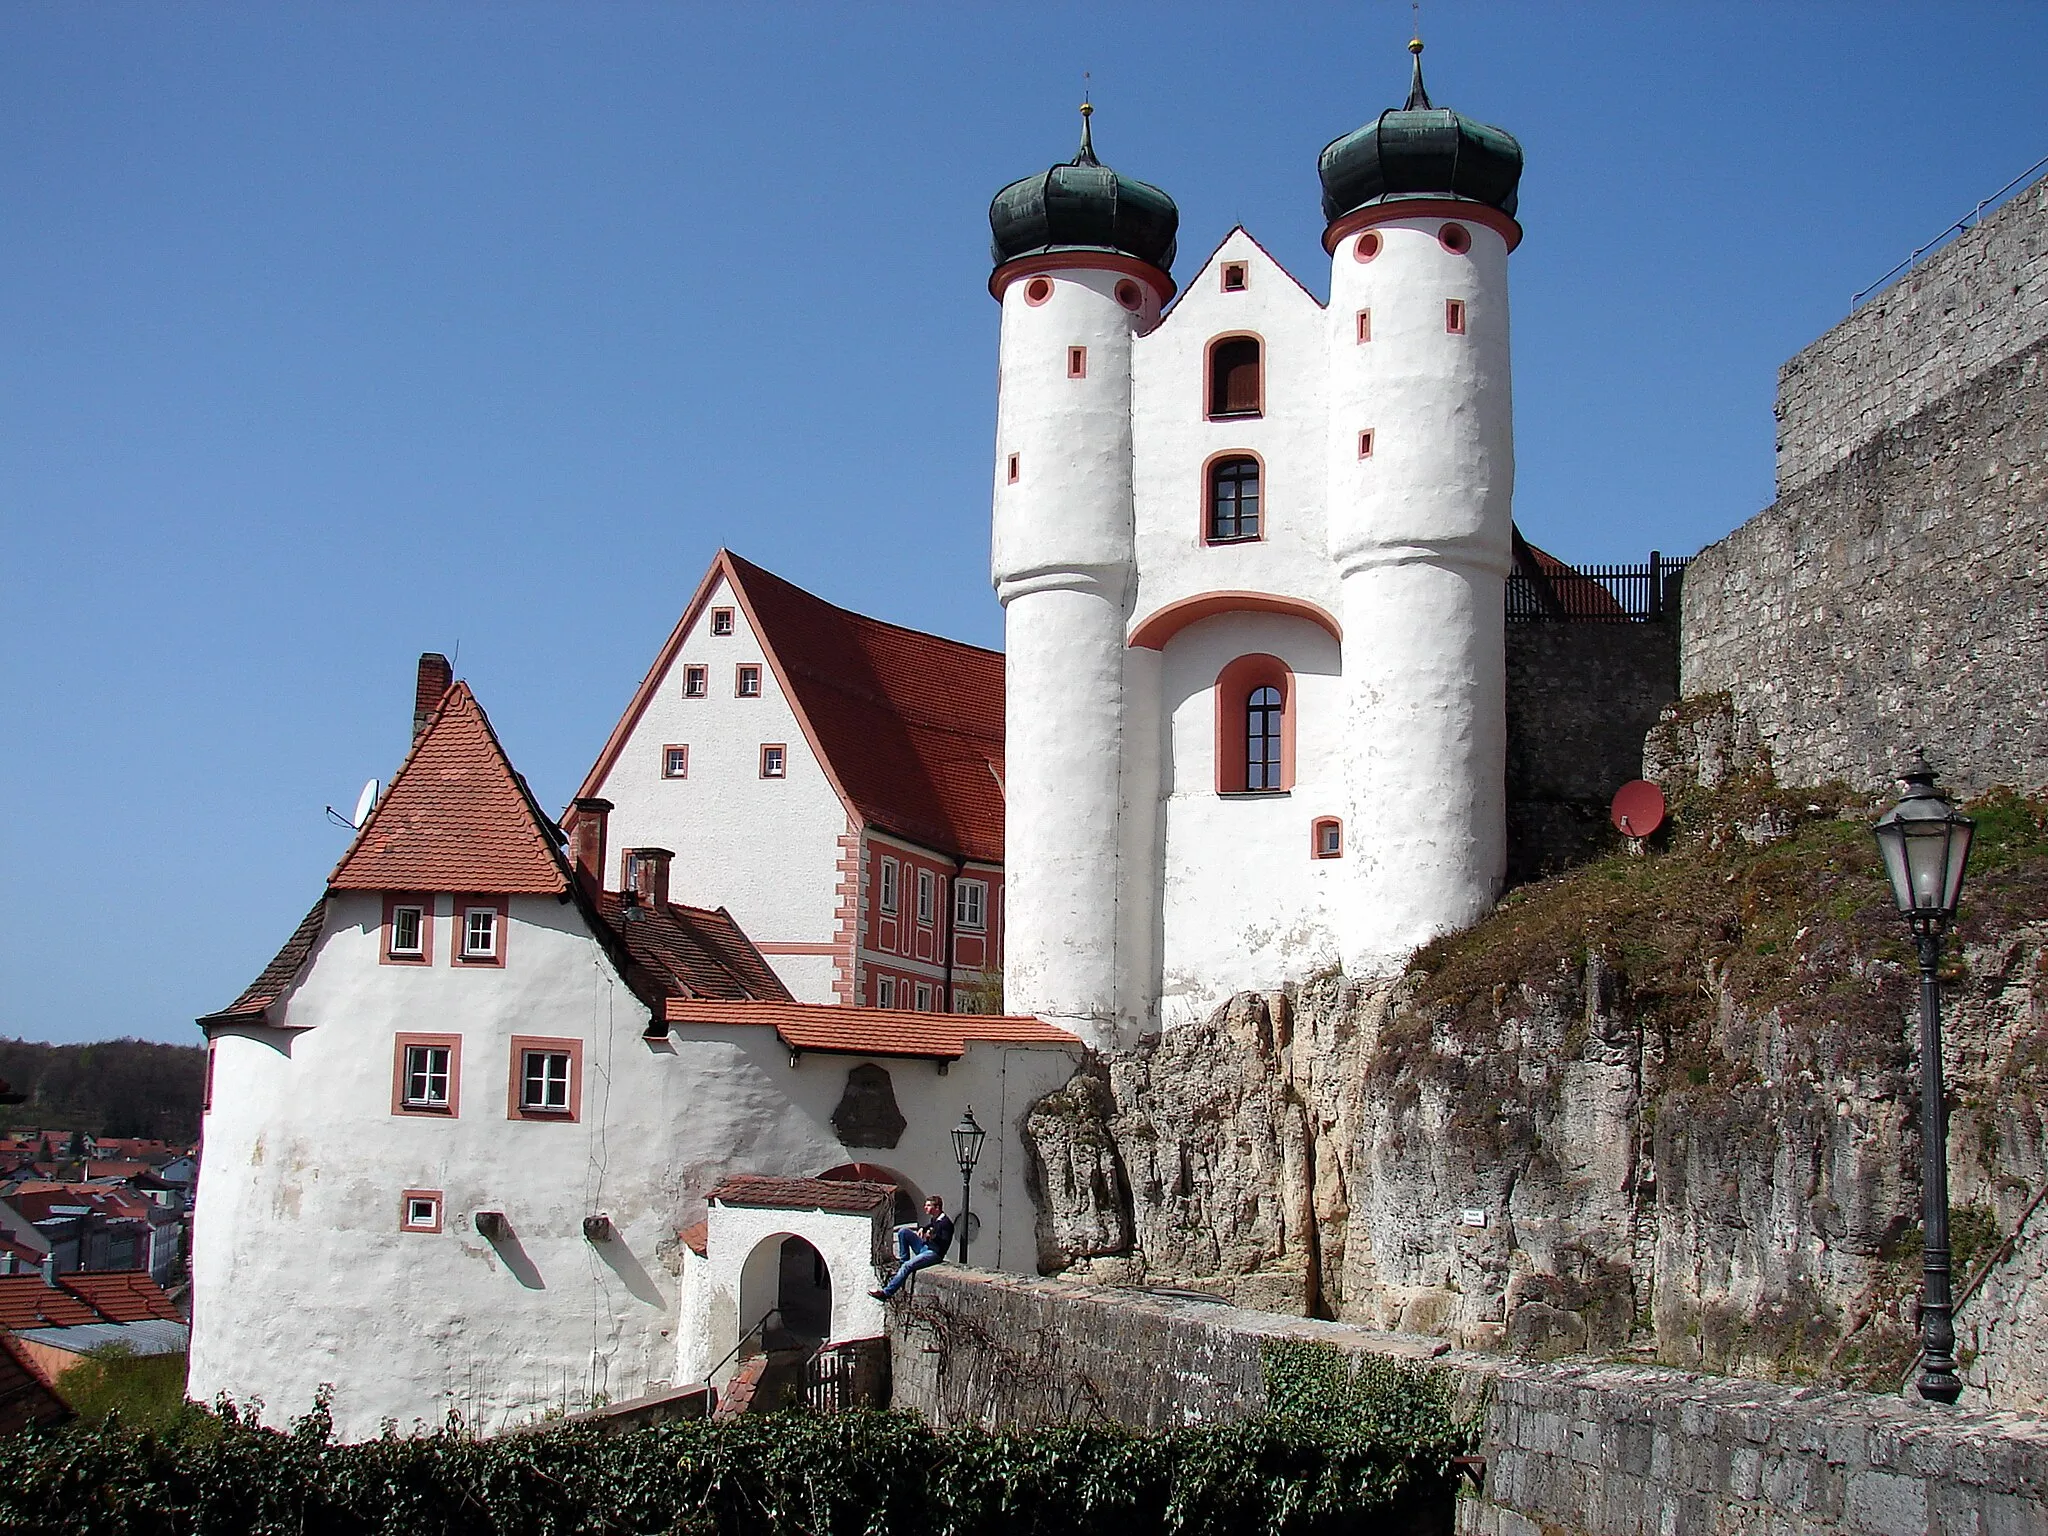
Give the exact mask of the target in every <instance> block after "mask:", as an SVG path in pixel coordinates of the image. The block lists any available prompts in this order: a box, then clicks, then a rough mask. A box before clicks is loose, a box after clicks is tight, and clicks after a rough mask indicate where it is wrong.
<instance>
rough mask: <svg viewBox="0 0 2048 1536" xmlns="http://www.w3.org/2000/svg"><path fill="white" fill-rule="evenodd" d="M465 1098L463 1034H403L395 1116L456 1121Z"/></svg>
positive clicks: (397, 1042)
mask: <svg viewBox="0 0 2048 1536" xmlns="http://www.w3.org/2000/svg"><path fill="white" fill-rule="evenodd" d="M461 1098H462V1037H461V1036H460V1035H399V1036H396V1037H395V1038H394V1040H393V1042H392V1060H391V1113H393V1114H394V1115H435V1116H438V1117H440V1118H442V1119H453V1118H454V1117H455V1115H456V1113H457V1111H458V1109H459V1107H460V1100H461Z"/></svg>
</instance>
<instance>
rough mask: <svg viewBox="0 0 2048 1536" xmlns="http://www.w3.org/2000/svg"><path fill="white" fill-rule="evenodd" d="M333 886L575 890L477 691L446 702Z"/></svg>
mask: <svg viewBox="0 0 2048 1536" xmlns="http://www.w3.org/2000/svg"><path fill="white" fill-rule="evenodd" d="M328 884H329V885H330V886H331V887H332V888H333V889H335V890H338V891H477V892H489V893H491V894H494V895H495V894H505V895H539V896H554V895H559V894H561V893H562V892H563V891H565V890H567V889H568V886H569V871H568V866H567V865H566V864H565V863H564V862H563V860H562V856H561V852H560V849H559V848H558V846H557V844H556V842H555V838H554V832H553V823H551V822H550V821H549V820H548V819H547V817H546V816H545V815H544V814H543V813H542V812H541V810H540V807H539V806H537V805H535V804H534V802H533V797H532V796H531V795H530V794H529V793H528V792H527V788H526V782H525V781H524V780H523V779H521V778H520V777H519V775H518V774H517V773H515V772H513V771H512V764H511V762H510V761H509V760H508V759H507V758H506V756H505V749H504V748H503V747H502V746H500V745H499V744H498V737H497V733H496V732H494V731H493V730H492V729H491V722H490V720H489V719H488V718H487V717H486V716H485V714H484V711H483V706H482V705H480V704H478V703H477V701H476V696H475V695H474V694H472V693H471V692H470V691H469V684H467V683H456V684H454V685H453V686H452V687H450V688H449V690H448V691H447V693H445V694H443V695H442V696H441V707H440V708H439V709H438V710H436V711H435V712H434V716H433V719H432V720H431V721H429V722H428V724H427V727H426V729H425V730H424V731H422V732H421V733H420V737H419V740H417V741H416V742H414V743H413V747H412V750H411V751H410V752H409V753H407V754H406V758H405V761H404V763H402V764H401V765H400V766H399V769H398V772H397V773H396V774H394V775H393V776H392V779H391V787H390V788H389V789H387V790H386V791H385V792H384V798H383V799H381V800H379V801H378V802H377V808H376V809H375V810H373V811H371V812H370V819H369V820H368V821H367V822H365V823H364V824H363V829H362V831H360V832H358V833H357V834H356V839H355V841H354V843H352V844H351V845H350V846H349V850H348V852H347V853H345V854H343V855H342V858H341V862H340V863H339V864H337V865H336V866H335V868H334V873H333V875H331V876H330V877H329V879H328Z"/></svg>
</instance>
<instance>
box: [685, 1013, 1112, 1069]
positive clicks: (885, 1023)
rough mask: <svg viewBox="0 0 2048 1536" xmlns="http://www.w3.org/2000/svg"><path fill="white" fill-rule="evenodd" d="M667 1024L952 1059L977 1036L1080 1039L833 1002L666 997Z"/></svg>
mask: <svg viewBox="0 0 2048 1536" xmlns="http://www.w3.org/2000/svg"><path fill="white" fill-rule="evenodd" d="M668 1022H669V1023H671V1024H724V1025H749V1024H751V1025H754V1026H757V1027H766V1028H769V1029H772V1030H774V1031H775V1033H776V1036H777V1037H778V1038H779V1039H780V1040H781V1041H782V1043H783V1044H784V1045H786V1046H788V1047H789V1048H790V1049H791V1050H793V1051H826V1052H831V1053H834V1054H837V1055H843V1056H919V1057H924V1058H926V1059H928V1060H933V1061H954V1060H957V1059H959V1058H960V1057H962V1056H964V1055H966V1054H967V1047H968V1046H969V1044H971V1043H973V1042H976V1041H987V1042H991V1043H996V1044H1005V1045H1043V1046H1076V1047H1078V1046H1079V1045H1080V1043H1081V1042H1080V1040H1079V1039H1078V1038H1077V1037H1076V1036H1074V1035H1071V1034H1069V1033H1068V1032H1067V1031H1066V1030H1064V1029H1061V1028H1059V1027H1058V1026H1056V1025H1052V1024H1047V1023H1045V1022H1044V1021H1043V1020H1041V1019H1034V1018H1029V1017H1023V1016H1019V1015H1014V1014H986V1013H918V1012H914V1011H912V1010H910V1009H907V1008H842V1007H837V1006H835V1005H833V1004H831V1003H794V1002H791V1003H770V1002H732V1003H729V1002H712V1001H699V1000H695V999H688V998H672V999H670V1000H669V1003H668Z"/></svg>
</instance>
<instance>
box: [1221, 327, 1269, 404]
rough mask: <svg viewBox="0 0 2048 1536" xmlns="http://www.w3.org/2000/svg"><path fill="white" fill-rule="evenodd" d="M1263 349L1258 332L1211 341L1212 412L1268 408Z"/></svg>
mask: <svg viewBox="0 0 2048 1536" xmlns="http://www.w3.org/2000/svg"><path fill="white" fill-rule="evenodd" d="M1263 351H1264V349H1263V348H1262V347H1261V346H1260V345H1259V339H1258V338H1257V337H1256V336H1225V337H1223V338H1221V339H1220V340H1217V341H1214V342H1211V343H1210V344H1209V416H1210V419H1211V420H1219V419H1223V418H1227V417H1233V416H1258V415H1262V414H1263V413H1264V411H1265V378H1264V367H1263V363H1264V358H1263Z"/></svg>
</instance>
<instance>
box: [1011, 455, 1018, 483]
mask: <svg viewBox="0 0 2048 1536" xmlns="http://www.w3.org/2000/svg"><path fill="white" fill-rule="evenodd" d="M1016 483H1017V455H1016V454H1014V453H1013V454H1011V455H1010V484H1012V485H1015V484H1016Z"/></svg>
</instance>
